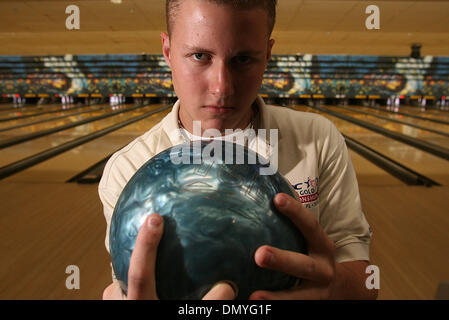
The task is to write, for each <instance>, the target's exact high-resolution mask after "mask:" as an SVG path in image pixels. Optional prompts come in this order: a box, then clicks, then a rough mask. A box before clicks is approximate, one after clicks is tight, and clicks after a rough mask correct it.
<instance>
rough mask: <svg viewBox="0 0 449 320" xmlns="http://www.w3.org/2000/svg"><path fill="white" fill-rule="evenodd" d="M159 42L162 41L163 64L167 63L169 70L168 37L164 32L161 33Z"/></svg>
mask: <svg viewBox="0 0 449 320" xmlns="http://www.w3.org/2000/svg"><path fill="white" fill-rule="evenodd" d="M161 40H162V53H163V55H164V58H165V62H167V64H168V66H169V67H170V68H171V60H170V37H169V36H168V34H166V33H165V32H161Z"/></svg>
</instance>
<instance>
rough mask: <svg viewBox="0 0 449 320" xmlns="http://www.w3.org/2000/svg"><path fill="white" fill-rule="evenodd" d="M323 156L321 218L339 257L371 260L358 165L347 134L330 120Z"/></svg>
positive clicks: (369, 235) (321, 222)
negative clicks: (349, 146) (347, 143)
mask: <svg viewBox="0 0 449 320" xmlns="http://www.w3.org/2000/svg"><path fill="white" fill-rule="evenodd" d="M321 159H322V161H320V163H321V168H319V170H320V175H319V188H320V190H319V196H320V204H319V206H320V216H319V220H320V221H319V222H320V225H321V226H322V227H323V229H324V230H325V231H326V233H327V235H328V236H329V237H330V238H331V239H332V240H333V241H334V243H335V259H336V261H337V262H344V261H354V260H366V261H369V245H370V239H371V235H372V232H371V229H370V226H369V224H368V222H367V220H366V218H365V215H364V213H363V211H362V205H361V201H360V194H359V188H358V183H357V178H356V175H355V171H354V167H353V165H352V161H351V158H350V155H349V152H348V149H347V147H346V143H345V140H344V138H343V136H342V135H341V134H340V132H339V131H338V130H337V128H335V126H334V125H333V124H332V123H331V122H330V121H329V134H328V138H327V139H326V140H325V143H324V145H323V147H322V155H321Z"/></svg>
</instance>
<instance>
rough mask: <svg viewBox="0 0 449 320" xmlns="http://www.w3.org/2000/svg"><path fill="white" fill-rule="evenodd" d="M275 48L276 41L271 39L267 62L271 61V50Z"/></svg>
mask: <svg viewBox="0 0 449 320" xmlns="http://www.w3.org/2000/svg"><path fill="white" fill-rule="evenodd" d="M273 46H274V39H270V40H269V41H268V50H267V62H268V61H269V60H270V58H271V49H273Z"/></svg>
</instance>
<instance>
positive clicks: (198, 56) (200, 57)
mask: <svg viewBox="0 0 449 320" xmlns="http://www.w3.org/2000/svg"><path fill="white" fill-rule="evenodd" d="M193 57H194V59H195V60H197V61H204V60H205V58H207V56H206V55H205V54H204V53H194V54H193Z"/></svg>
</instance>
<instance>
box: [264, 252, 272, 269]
mask: <svg viewBox="0 0 449 320" xmlns="http://www.w3.org/2000/svg"><path fill="white" fill-rule="evenodd" d="M272 262H273V253H272V252H271V251H269V250H265V253H264V254H263V255H262V264H263V265H270V264H271V263H272Z"/></svg>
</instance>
